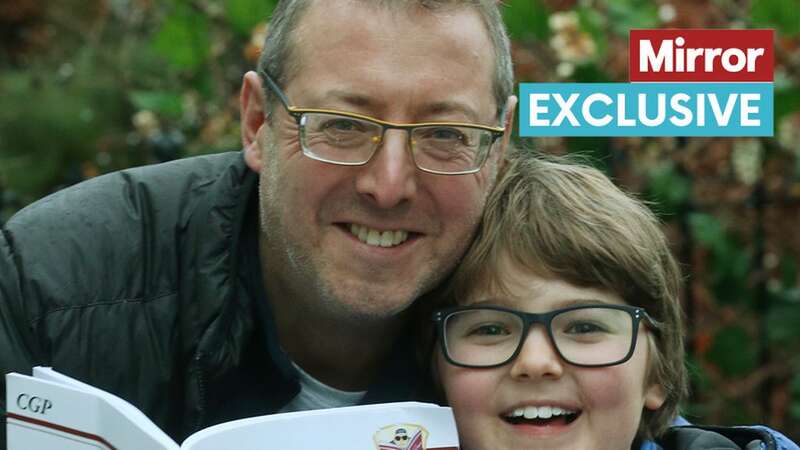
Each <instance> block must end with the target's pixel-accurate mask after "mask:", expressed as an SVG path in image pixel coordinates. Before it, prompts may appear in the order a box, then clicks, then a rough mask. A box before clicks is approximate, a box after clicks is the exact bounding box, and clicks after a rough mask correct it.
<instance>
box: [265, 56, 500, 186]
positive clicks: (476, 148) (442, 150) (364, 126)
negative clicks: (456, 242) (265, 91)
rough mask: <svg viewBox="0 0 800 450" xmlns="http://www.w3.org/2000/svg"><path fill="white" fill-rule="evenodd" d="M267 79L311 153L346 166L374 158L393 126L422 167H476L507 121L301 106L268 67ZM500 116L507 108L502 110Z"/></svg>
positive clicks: (440, 170) (438, 170)
mask: <svg viewBox="0 0 800 450" xmlns="http://www.w3.org/2000/svg"><path fill="white" fill-rule="evenodd" d="M260 73H261V76H262V79H263V80H264V81H265V82H266V84H267V86H269V88H270V90H272V92H273V93H274V94H275V95H276V96H277V97H278V99H279V100H280V101H281V103H282V104H283V107H284V108H286V111H287V112H288V113H289V114H290V115H291V116H292V117H294V119H295V120H296V121H297V125H298V127H299V128H300V145H301V147H302V149H303V154H305V155H306V156H308V157H309V158H312V159H316V160H317V161H322V162H326V163H331V164H339V165H345V166H360V165H364V164H366V163H368V162H369V160H370V159H372V156H373V155H374V154H375V152H376V151H377V150H378V147H380V146H381V143H382V142H383V137H384V134H385V133H386V130H388V129H398V130H406V131H407V132H408V148H409V149H410V150H411V155H412V158H413V160H414V164H416V166H417V168H419V169H420V170H422V171H424V172H429V173H435V174H440V175H464V174H470V173H475V172H478V171H479V170H481V167H482V166H483V164H484V163H485V162H486V160H487V159H488V157H489V153H490V151H491V149H492V147H493V146H494V143H495V142H496V141H497V140H498V139H499V138H500V137H501V136H503V133H504V132H505V128H504V127H491V126H486V125H477V124H469V123H460V122H427V123H419V124H399V123H393V122H386V121H384V120H379V119H375V118H373V117H369V116H365V115H362V114H356V113H350V112H344V111H336V110H329V109H315V108H297V107H294V106H291V105H290V104H289V99H288V98H287V97H286V94H284V93H283V91H282V90H281V89H280V88H279V87H278V85H277V83H276V82H275V80H274V79H273V78H272V77H271V76H270V75H269V74H268V73H267V72H264V71H260ZM500 116H501V120H502V119H503V118H504V117H505V111H503V112H502V113H501V115H500Z"/></svg>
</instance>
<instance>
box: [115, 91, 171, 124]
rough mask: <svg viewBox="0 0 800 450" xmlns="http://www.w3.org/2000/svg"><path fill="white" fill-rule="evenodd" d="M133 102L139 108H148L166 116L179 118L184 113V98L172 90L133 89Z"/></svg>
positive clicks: (131, 97)
mask: <svg viewBox="0 0 800 450" xmlns="http://www.w3.org/2000/svg"><path fill="white" fill-rule="evenodd" d="M128 98H129V99H130V102H131V104H132V105H133V106H134V107H135V108H136V109H139V110H148V111H153V112H155V113H158V114H160V115H162V116H164V117H167V118H172V119H177V118H179V117H180V116H181V115H182V114H183V98H182V97H181V95H180V94H179V93H177V92H171V91H131V92H130V94H128Z"/></svg>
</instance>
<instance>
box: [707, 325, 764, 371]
mask: <svg viewBox="0 0 800 450" xmlns="http://www.w3.org/2000/svg"><path fill="white" fill-rule="evenodd" d="M756 343H757V341H756V339H754V338H752V337H750V336H749V335H748V334H747V331H746V330H745V329H744V328H742V327H739V326H730V327H726V328H722V329H721V330H720V331H719V332H718V333H717V335H716V336H715V337H714V342H713V343H712V344H711V348H710V349H709V350H708V359H709V361H711V362H712V363H714V364H715V365H716V366H717V367H718V368H719V369H720V370H721V371H722V372H723V373H725V374H726V375H730V376H739V375H745V374H747V373H748V372H750V371H752V370H753V369H755V368H756V367H757V365H758V352H757V350H756Z"/></svg>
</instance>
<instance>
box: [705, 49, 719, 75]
mask: <svg viewBox="0 0 800 450" xmlns="http://www.w3.org/2000/svg"><path fill="white" fill-rule="evenodd" d="M721 54H722V49H721V48H707V49H706V67H705V70H706V72H713V71H714V58H716V57H717V56H719V55H721Z"/></svg>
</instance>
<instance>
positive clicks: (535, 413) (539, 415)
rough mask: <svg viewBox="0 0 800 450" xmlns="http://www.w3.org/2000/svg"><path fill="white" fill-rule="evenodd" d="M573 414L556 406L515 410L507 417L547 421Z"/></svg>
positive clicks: (528, 407) (573, 412)
mask: <svg viewBox="0 0 800 450" xmlns="http://www.w3.org/2000/svg"><path fill="white" fill-rule="evenodd" d="M568 414H575V411H570V410H566V409H563V408H559V407H557V406H538V407H537V406H527V407H525V408H517V409H515V410H514V411H512V412H510V413H508V414H507V417H512V418H514V417H524V418H526V419H549V418H551V417H554V416H563V415H568Z"/></svg>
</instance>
